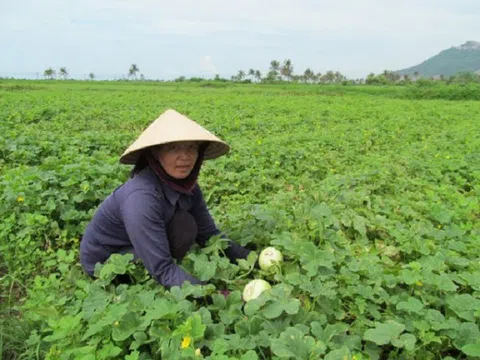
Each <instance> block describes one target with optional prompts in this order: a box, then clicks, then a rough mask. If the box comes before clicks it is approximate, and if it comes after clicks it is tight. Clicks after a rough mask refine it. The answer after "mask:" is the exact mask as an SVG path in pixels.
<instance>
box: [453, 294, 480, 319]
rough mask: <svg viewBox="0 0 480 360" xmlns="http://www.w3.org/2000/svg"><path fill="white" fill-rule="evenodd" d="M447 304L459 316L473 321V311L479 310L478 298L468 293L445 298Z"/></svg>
mask: <svg viewBox="0 0 480 360" xmlns="http://www.w3.org/2000/svg"><path fill="white" fill-rule="evenodd" d="M446 303H447V305H448V306H449V307H450V309H451V310H452V311H454V312H455V313H456V314H457V315H458V316H459V317H460V318H462V319H465V320H467V321H472V322H474V321H475V315H474V314H475V312H476V311H479V310H480V300H478V299H476V298H474V297H473V296H472V295H470V294H461V295H457V294H455V295H451V296H449V297H447V299H446Z"/></svg>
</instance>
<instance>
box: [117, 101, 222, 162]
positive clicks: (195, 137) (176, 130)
mask: <svg viewBox="0 0 480 360" xmlns="http://www.w3.org/2000/svg"><path fill="white" fill-rule="evenodd" d="M179 141H198V142H203V143H205V142H206V143H208V146H207V148H206V149H205V153H204V159H205V160H209V159H215V158H218V157H220V156H222V155H224V154H226V153H228V152H229V151H230V146H229V145H228V144H227V143H226V142H225V141H223V140H221V139H220V138H218V137H217V136H215V135H214V134H212V133H211V132H210V131H208V130H206V129H205V128H204V127H203V126H201V125H199V124H197V123H196V122H195V121H193V120H191V119H189V118H187V117H186V116H185V115H182V114H180V113H179V112H177V111H175V110H172V109H169V110H167V111H165V112H164V113H163V114H162V115H160V117H159V118H157V119H156V120H155V121H154V122H152V123H151V124H150V125H149V126H148V127H147V129H145V130H144V131H143V132H142V134H140V136H139V137H138V138H137V139H136V140H135V141H134V142H133V143H132V144H131V145H130V146H129V147H128V149H127V150H125V152H124V153H123V154H122V155H121V156H120V163H122V164H135V163H136V162H137V160H138V158H139V156H140V153H141V152H142V151H143V150H145V149H147V148H150V147H152V146H158V145H163V144H168V143H172V142H179Z"/></svg>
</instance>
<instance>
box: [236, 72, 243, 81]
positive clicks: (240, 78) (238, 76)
mask: <svg viewBox="0 0 480 360" xmlns="http://www.w3.org/2000/svg"><path fill="white" fill-rule="evenodd" d="M244 77H245V71H243V70H238V74H237V79H238V81H240V82H241V81H242V80H243V78H244Z"/></svg>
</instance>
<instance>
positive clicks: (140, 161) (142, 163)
mask: <svg viewBox="0 0 480 360" xmlns="http://www.w3.org/2000/svg"><path fill="white" fill-rule="evenodd" d="M147 151H150V148H147V149H143V150H142V151H141V152H140V154H139V155H138V158H137V161H136V162H135V165H134V166H133V169H132V170H131V171H130V178H133V177H134V176H135V175H136V174H138V173H139V172H140V171H142V170H143V169H144V168H146V167H147V166H148V160H147V156H146V152H147Z"/></svg>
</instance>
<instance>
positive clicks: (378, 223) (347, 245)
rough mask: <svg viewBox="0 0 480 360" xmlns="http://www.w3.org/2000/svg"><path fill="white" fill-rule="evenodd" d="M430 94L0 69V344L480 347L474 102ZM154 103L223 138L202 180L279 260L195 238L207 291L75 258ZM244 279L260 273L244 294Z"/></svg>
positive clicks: (38, 350) (234, 349)
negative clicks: (118, 278)
mask: <svg viewBox="0 0 480 360" xmlns="http://www.w3.org/2000/svg"><path fill="white" fill-rule="evenodd" d="M445 89H446V90H445ZM447 93H448V89H447V88H444V90H442V94H443V95H442V96H440V97H442V98H443V99H430V100H425V99H415V96H414V95H415V94H418V91H417V92H412V91H411V90H409V88H406V87H400V86H396V87H373V86H327V85H324V86H319V85H310V86H309V85H243V84H237V85H235V84H212V83H198V84H176V83H165V84H161V83H148V84H142V83H133V84H132V83H114V82H111V83H108V82H104V83H101V82H98V83H97V82H75V81H71V82H68V81H65V82H62V81H58V82H55V81H52V82H48V81H45V82H42V81H37V82H28V81H4V82H0V132H1V134H2V136H1V137H0V149H1V150H0V173H1V179H0V184H1V187H0V218H1V219H2V221H1V223H0V281H1V283H0V294H1V298H0V358H3V359H44V358H45V359H84V360H87V359H117V358H118V359H130V360H131V359H160V358H162V359H183V358H185V359H188V358H191V359H198V358H202V357H203V358H208V359H216V360H221V359H222V360H223V359H242V360H254V359H321V358H324V359H328V360H333V359H356V360H359V359H466V358H475V356H477V357H479V358H480V327H479V326H480V261H479V258H480V197H479V191H480V190H479V189H480V102H479V101H472V100H470V101H467V100H457V101H452V100H447V99H448V98H449V97H448V96H447V95H445V94H447ZM412 94H413V95H412ZM451 98H455V96H453V97H451ZM168 108H173V109H176V110H177V111H179V112H181V113H184V114H186V115H187V116H189V117H191V118H192V119H194V120H196V121H197V122H199V123H200V124H202V125H204V126H205V127H206V128H207V129H209V130H211V131H212V132H214V133H215V134H216V135H218V136H219V137H220V138H222V139H224V140H225V141H227V142H228V143H229V144H230V145H231V147H232V150H231V152H230V153H229V154H228V156H225V157H222V158H220V159H217V160H213V161H208V162H206V164H205V165H204V167H203V169H202V172H201V175H200V185H201V187H202V190H203V193H204V195H205V198H206V200H207V203H208V205H209V208H210V210H211V213H212V215H213V217H214V219H215V220H216V222H217V225H218V226H219V228H220V229H221V230H222V231H223V232H225V233H226V234H227V235H228V236H229V237H230V238H231V239H233V240H235V241H237V242H239V243H240V244H242V245H245V246H247V247H249V248H251V249H253V250H256V251H257V253H258V252H260V251H261V250H262V249H263V248H265V247H266V246H268V245H273V246H275V247H277V248H278V249H280V250H281V251H282V253H283V254H284V256H285V261H284V264H283V265H282V267H281V268H280V269H279V270H278V271H274V272H273V271H272V272H264V271H261V270H259V269H257V268H254V267H252V266H251V265H252V263H253V261H254V259H250V260H251V261H246V262H243V263H240V264H239V265H233V264H230V263H228V261H227V260H226V259H225V258H224V257H222V256H219V254H221V252H222V247H223V246H224V244H223V243H221V242H218V241H217V240H218V239H212V241H211V246H209V247H207V248H205V249H197V248H195V249H193V250H192V251H191V252H190V254H189V255H188V256H187V258H186V259H185V260H184V261H183V263H182V264H181V265H182V266H184V267H185V269H187V270H188V271H191V272H192V273H193V274H194V275H196V276H198V277H199V278H200V279H202V280H206V281H209V283H210V285H208V286H204V287H199V286H197V287H194V286H190V285H188V284H187V285H185V286H184V287H182V288H172V289H170V290H169V291H167V290H165V289H163V288H162V287H161V286H159V285H158V284H155V283H154V282H153V281H152V280H151V279H149V277H148V276H147V274H146V272H145V270H144V269H143V267H142V266H141V265H136V266H134V265H133V264H132V263H130V262H128V257H127V256H124V257H112V258H111V261H110V262H109V263H108V264H107V265H105V266H104V267H103V269H102V272H101V274H100V279H98V280H95V281H93V280H91V279H89V278H88V277H87V276H86V275H85V274H84V273H83V272H82V269H81V267H80V265H79V261H78V249H79V236H80V235H81V234H82V232H83V230H84V228H85V226H86V224H87V223H88V221H89V220H90V218H91V217H92V215H93V213H94V211H95V210H96V207H97V206H98V204H99V203H100V202H101V201H102V200H103V199H104V198H105V197H106V196H107V195H108V194H109V193H110V192H111V191H112V190H114V189H115V188H116V187H117V186H118V185H120V184H121V183H122V182H124V181H125V180H127V178H128V176H129V171H130V167H127V166H124V165H120V164H119V162H118V158H119V156H120V155H121V153H122V152H123V151H124V150H125V149H126V148H127V146H128V145H130V143H131V142H132V141H133V140H134V139H136V137H137V136H138V135H139V134H140V132H141V131H142V130H143V129H144V128H145V127H146V126H147V125H148V124H150V122H151V121H152V120H153V119H155V118H156V117H158V116H159V115H160V114H161V113H162V112H163V111H164V110H166V109H168ZM125 272H127V273H129V274H130V275H131V276H132V277H133V278H134V279H135V281H134V284H133V285H130V286H127V285H115V284H114V283H112V282H111V280H112V279H113V277H114V276H115V274H117V273H125ZM254 278H262V279H265V280H267V281H268V282H270V283H271V285H272V287H273V288H272V290H271V291H270V292H266V293H263V294H262V295H261V296H260V297H259V298H258V299H256V300H252V301H250V302H248V303H247V304H245V303H244V302H243V301H242V299H241V291H242V289H243V287H244V286H245V284H246V283H247V282H248V281H249V280H251V279H254ZM218 289H229V290H232V292H231V295H230V296H229V297H228V298H227V299H224V298H223V296H221V295H217V294H216V293H217V290H218ZM209 296H210V298H211V300H212V301H206V299H208V298H209ZM182 345H183V346H182Z"/></svg>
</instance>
